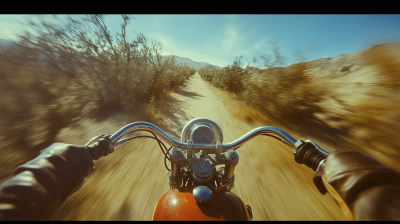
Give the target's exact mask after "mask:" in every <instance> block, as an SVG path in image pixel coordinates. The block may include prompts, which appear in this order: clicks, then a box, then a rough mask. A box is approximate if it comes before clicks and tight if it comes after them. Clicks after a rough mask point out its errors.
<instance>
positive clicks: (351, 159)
mask: <svg viewBox="0 0 400 224" xmlns="http://www.w3.org/2000/svg"><path fill="white" fill-rule="evenodd" d="M322 181H323V183H324V185H325V187H326V189H327V190H328V192H329V193H330V194H331V196H332V197H333V198H334V199H335V200H336V201H337V202H338V204H339V205H340V207H341V209H342V212H343V213H344V214H345V216H346V218H347V219H348V220H352V219H355V220H400V174H399V173H397V172H395V171H393V170H391V169H389V168H387V167H386V166H384V165H382V164H381V163H380V162H378V161H377V160H375V159H373V158H372V157H369V156H367V155H364V154H362V153H359V152H352V151H347V152H344V151H343V152H333V153H331V154H330V155H329V156H328V157H327V159H326V162H325V164H324V168H323V174H322Z"/></svg>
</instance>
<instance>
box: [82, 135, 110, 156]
mask: <svg viewBox="0 0 400 224" xmlns="http://www.w3.org/2000/svg"><path fill="white" fill-rule="evenodd" d="M87 147H88V148H89V151H90V153H91V154H92V157H93V159H94V160H98V159H100V158H101V157H103V156H107V155H108V154H110V153H112V152H113V151H114V146H113V145H112V142H111V139H110V138H109V136H103V137H101V138H100V139H99V140H97V142H95V143H93V144H90V145H88V146H87Z"/></svg>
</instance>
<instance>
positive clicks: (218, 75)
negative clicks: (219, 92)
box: [199, 57, 248, 92]
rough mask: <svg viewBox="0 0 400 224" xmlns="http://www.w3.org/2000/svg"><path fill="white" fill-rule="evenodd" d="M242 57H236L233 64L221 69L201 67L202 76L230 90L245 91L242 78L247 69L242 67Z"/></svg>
mask: <svg viewBox="0 0 400 224" xmlns="http://www.w3.org/2000/svg"><path fill="white" fill-rule="evenodd" d="M241 58H242V57H236V58H235V60H234V62H233V64H232V65H229V66H227V67H224V68H223V69H222V70H219V69H207V68H201V69H199V74H200V76H201V77H202V78H203V79H204V80H206V81H208V82H210V83H211V84H213V85H214V86H216V87H218V88H221V89H223V90H227V91H230V92H240V91H243V89H244V86H243V83H242V79H243V77H244V76H245V75H247V73H248V72H247V70H244V69H242V68H241V66H242V63H241V62H240V60H241Z"/></svg>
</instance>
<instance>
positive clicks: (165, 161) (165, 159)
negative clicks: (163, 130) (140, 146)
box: [123, 129, 172, 171]
mask: <svg viewBox="0 0 400 224" xmlns="http://www.w3.org/2000/svg"><path fill="white" fill-rule="evenodd" d="M136 131H147V132H150V133H151V134H153V136H154V137H152V136H148V135H140V136H135V137H132V138H128V139H123V140H132V139H135V138H142V137H144V138H152V139H155V140H157V143H158V146H160V148H161V150H162V152H163V153H164V165H165V168H167V170H168V171H171V170H170V169H169V168H168V166H167V159H168V161H170V162H171V159H170V158H169V157H168V154H169V150H171V148H172V146H171V147H170V148H169V149H168V150H167V147H166V146H165V144H164V143H163V142H162V141H161V140H160V139H158V138H157V136H156V135H155V134H154V133H153V132H151V131H149V130H146V129H137V130H133V131H130V132H128V133H127V134H131V133H134V132H136ZM160 143H161V144H162V146H163V147H164V148H165V151H166V152H165V151H164V149H163V148H162V146H161V144H160Z"/></svg>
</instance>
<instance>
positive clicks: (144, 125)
mask: <svg viewBox="0 0 400 224" xmlns="http://www.w3.org/2000/svg"><path fill="white" fill-rule="evenodd" d="M135 129H144V130H148V131H151V132H153V133H154V134H156V135H157V136H158V137H160V138H161V139H162V140H164V141H166V142H167V143H168V144H169V145H171V146H173V147H175V148H179V149H187V148H188V144H187V143H184V142H179V141H176V140H174V139H173V138H171V137H170V136H169V135H168V134H166V133H165V132H164V131H162V130H161V129H160V128H159V127H157V126H155V125H154V124H151V123H148V122H134V123H131V124H128V125H126V126H124V127H123V128H121V129H120V130H119V131H117V132H116V133H115V134H113V135H112V136H111V137H110V139H111V142H112V143H113V144H114V146H116V145H119V142H121V143H124V142H125V141H124V139H123V140H121V141H118V140H120V139H121V138H122V137H123V136H124V135H125V134H126V133H128V132H130V131H133V130H135ZM262 134H273V135H275V136H276V137H280V138H282V139H283V140H282V141H284V142H285V143H286V144H287V145H289V146H290V147H294V144H295V143H296V142H297V140H296V139H295V138H293V137H292V136H291V135H290V134H288V133H287V132H286V131H284V130H282V129H280V128H277V127H273V126H263V127H259V128H255V129H253V130H251V131H249V132H248V133H246V134H245V135H243V136H242V137H240V138H238V139H237V140H235V141H233V142H230V143H226V144H222V145H221V146H222V149H223V150H229V149H236V148H238V147H240V146H242V145H243V144H244V143H246V142H247V141H249V140H250V139H252V138H253V137H255V136H258V135H262ZM215 147H216V145H215V144H192V149H212V150H214V149H215ZM318 148H320V147H318ZM321 150H322V149H321ZM322 151H323V152H324V153H327V154H329V153H328V152H326V151H324V150H322Z"/></svg>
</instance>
